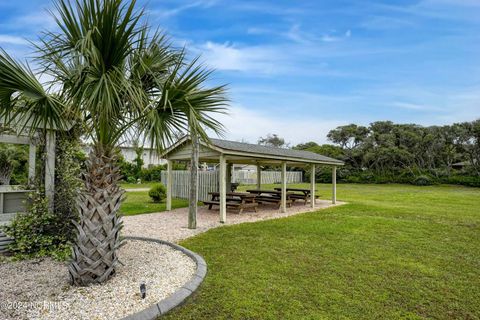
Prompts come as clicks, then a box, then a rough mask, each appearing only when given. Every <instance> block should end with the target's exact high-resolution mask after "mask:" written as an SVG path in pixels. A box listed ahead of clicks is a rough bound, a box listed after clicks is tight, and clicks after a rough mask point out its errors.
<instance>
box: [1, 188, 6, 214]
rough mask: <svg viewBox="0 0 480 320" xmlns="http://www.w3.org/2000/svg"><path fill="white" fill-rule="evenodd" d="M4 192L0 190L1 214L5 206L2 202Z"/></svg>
mask: <svg viewBox="0 0 480 320" xmlns="http://www.w3.org/2000/svg"><path fill="white" fill-rule="evenodd" d="M3 195H4V193H3V192H0V214H3V212H4V208H5V204H4V200H3V199H4V197H3Z"/></svg>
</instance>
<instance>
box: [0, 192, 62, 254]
mask: <svg viewBox="0 0 480 320" xmlns="http://www.w3.org/2000/svg"><path fill="white" fill-rule="evenodd" d="M27 203H28V208H27V212H26V213H24V214H18V215H16V216H15V218H14V219H13V220H12V222H11V224H9V225H7V226H4V227H3V231H4V232H5V233H6V234H7V235H8V236H10V237H12V238H15V241H14V242H13V243H12V244H10V245H9V250H10V251H11V252H12V253H13V254H15V259H26V258H33V257H42V256H51V257H53V258H55V259H57V260H65V259H66V258H67V257H69V256H70V254H71V249H70V239H68V236H69V235H68V234H62V233H61V232H59V230H60V229H61V228H64V225H65V224H66V223H68V224H70V222H69V221H68V222H66V221H64V219H63V218H62V216H61V215H58V214H55V213H53V212H49V210H48V203H47V199H46V198H45V196H44V194H43V192H42V191H34V192H32V193H31V194H29V199H28V201H27Z"/></svg>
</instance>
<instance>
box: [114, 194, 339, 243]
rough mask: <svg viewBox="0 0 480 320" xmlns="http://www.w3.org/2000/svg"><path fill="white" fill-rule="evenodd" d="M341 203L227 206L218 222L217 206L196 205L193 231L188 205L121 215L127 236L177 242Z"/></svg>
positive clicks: (317, 202) (325, 201)
mask: <svg viewBox="0 0 480 320" xmlns="http://www.w3.org/2000/svg"><path fill="white" fill-rule="evenodd" d="M342 204H344V202H340V201H337V203H336V204H332V202H331V201H329V200H320V199H317V200H316V202H315V205H316V207H315V209H312V208H311V207H310V204H307V205H305V204H304V203H303V202H295V203H293V204H292V207H290V208H287V212H286V213H281V212H280V210H279V209H278V206H275V205H264V204H262V205H261V206H259V207H258V212H254V211H250V210H249V211H244V212H243V213H241V214H238V213H236V212H238V210H230V209H229V210H227V222H226V223H220V222H219V221H220V216H219V210H218V206H217V207H214V209H213V210H208V208H207V207H204V206H202V207H199V208H198V214H197V229H193V230H192V229H188V228H187V225H188V208H179V209H175V210H172V211H165V212H158V213H149V214H139V215H135V216H126V217H123V221H124V229H123V233H124V234H125V235H129V236H142V237H148V238H157V239H162V240H167V241H170V242H178V241H180V240H183V239H186V238H189V237H192V236H194V235H196V234H199V233H202V232H205V231H207V230H208V229H211V228H216V227H220V226H223V225H229V224H237V223H244V222H255V221H261V220H269V219H277V218H284V217H288V216H292V215H296V214H300V213H304V212H311V211H318V210H321V209H325V208H330V207H332V206H338V205H342Z"/></svg>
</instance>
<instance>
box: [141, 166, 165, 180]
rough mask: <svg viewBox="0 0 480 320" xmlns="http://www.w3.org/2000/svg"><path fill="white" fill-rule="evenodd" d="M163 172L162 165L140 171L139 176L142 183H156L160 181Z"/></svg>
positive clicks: (163, 167)
mask: <svg viewBox="0 0 480 320" xmlns="http://www.w3.org/2000/svg"><path fill="white" fill-rule="evenodd" d="M163 170H165V166H164V165H158V166H151V167H149V168H144V169H142V171H141V173H140V176H141V178H142V180H143V181H148V182H150V181H153V182H158V181H160V180H161V174H162V171H163Z"/></svg>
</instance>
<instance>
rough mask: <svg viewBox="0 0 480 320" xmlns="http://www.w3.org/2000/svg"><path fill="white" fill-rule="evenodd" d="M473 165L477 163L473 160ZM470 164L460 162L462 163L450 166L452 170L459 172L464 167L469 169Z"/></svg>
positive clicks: (468, 162)
mask: <svg viewBox="0 0 480 320" xmlns="http://www.w3.org/2000/svg"><path fill="white" fill-rule="evenodd" d="M473 163H477V162H476V161H475V160H473ZM471 165H472V163H471V162H470V161H462V162H457V163H454V164H452V168H453V169H457V170H461V169H463V168H465V167H470V166H471Z"/></svg>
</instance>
